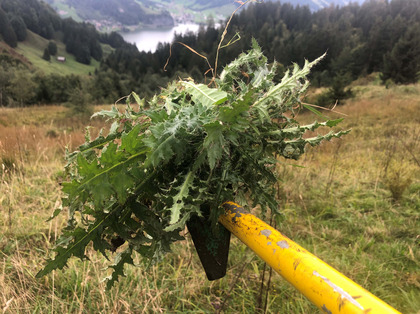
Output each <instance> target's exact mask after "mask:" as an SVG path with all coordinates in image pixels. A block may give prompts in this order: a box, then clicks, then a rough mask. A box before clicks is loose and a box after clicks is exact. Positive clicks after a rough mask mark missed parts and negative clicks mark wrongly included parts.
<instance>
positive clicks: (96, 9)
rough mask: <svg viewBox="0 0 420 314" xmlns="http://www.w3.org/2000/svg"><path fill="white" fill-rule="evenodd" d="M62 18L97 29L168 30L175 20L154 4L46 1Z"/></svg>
mask: <svg viewBox="0 0 420 314" xmlns="http://www.w3.org/2000/svg"><path fill="white" fill-rule="evenodd" d="M46 2H47V3H49V4H50V5H51V6H52V7H53V8H54V9H55V10H56V11H57V13H58V14H59V15H60V16H62V17H72V18H74V19H76V20H83V21H88V22H91V23H92V24H94V25H95V26H96V27H97V28H100V29H107V28H108V30H109V29H112V28H113V27H114V28H115V27H118V28H120V27H123V26H132V25H135V26H137V25H144V26H155V27H168V26H173V25H174V20H173V18H172V16H171V15H170V14H169V12H168V11H166V10H165V9H163V8H162V6H158V5H156V4H155V3H154V2H153V1H147V0H146V1H135V0H46Z"/></svg>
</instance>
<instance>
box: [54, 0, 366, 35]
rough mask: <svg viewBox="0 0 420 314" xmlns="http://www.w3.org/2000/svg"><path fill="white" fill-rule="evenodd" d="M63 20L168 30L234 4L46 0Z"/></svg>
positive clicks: (324, 1) (321, 1)
mask: <svg viewBox="0 0 420 314" xmlns="http://www.w3.org/2000/svg"><path fill="white" fill-rule="evenodd" d="M273 1H276V0H273ZM364 1H365V0H280V2H282V3H290V4H292V5H295V6H297V5H300V6H308V7H309V8H310V9H311V11H317V10H320V9H323V8H326V7H329V6H331V5H339V6H343V5H347V4H349V3H350V2H358V3H362V2H364ZM46 2H47V3H49V4H50V5H51V6H52V7H53V8H54V9H55V10H56V11H57V12H58V14H60V15H61V16H62V17H72V18H73V19H75V20H79V21H87V22H90V23H92V24H94V25H95V26H96V28H97V29H100V30H102V31H111V30H119V29H121V28H124V27H127V26H146V27H147V26H149V27H168V26H172V25H173V24H174V20H176V21H181V22H182V21H187V20H190V21H205V20H206V17H207V16H213V17H216V18H222V19H224V18H226V17H227V16H228V15H229V14H230V13H231V12H232V11H233V10H234V7H235V6H236V5H237V4H235V1H234V0H213V1H208V0H189V1H186V0H46Z"/></svg>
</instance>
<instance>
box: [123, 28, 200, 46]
mask: <svg viewBox="0 0 420 314" xmlns="http://www.w3.org/2000/svg"><path fill="white" fill-rule="evenodd" d="M199 27H200V26H199V25H198V24H193V23H190V24H179V25H177V26H175V27H173V28H170V29H142V30H138V31H134V32H128V33H120V34H121V36H122V37H123V38H124V40H125V41H126V42H129V43H131V44H135V45H136V46H137V49H138V50H140V51H151V52H155V50H156V47H157V45H158V43H160V42H161V43H170V42H172V39H173V38H174V36H175V33H177V34H185V33H187V32H194V33H197V32H198V28H199Z"/></svg>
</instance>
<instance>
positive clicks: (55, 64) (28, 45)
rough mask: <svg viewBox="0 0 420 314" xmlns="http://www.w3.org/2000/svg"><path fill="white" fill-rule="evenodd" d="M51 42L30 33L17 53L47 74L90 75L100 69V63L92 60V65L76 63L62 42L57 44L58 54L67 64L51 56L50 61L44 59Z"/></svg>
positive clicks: (20, 44)
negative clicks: (45, 50)
mask: <svg viewBox="0 0 420 314" xmlns="http://www.w3.org/2000/svg"><path fill="white" fill-rule="evenodd" d="M48 42H49V40H47V39H45V38H43V37H41V36H39V35H37V34H35V33H33V32H31V31H28V37H27V39H26V40H25V41H24V42H20V43H19V44H18V47H17V49H16V51H17V52H19V53H21V54H22V55H24V56H25V58H27V59H28V60H29V61H30V62H31V63H32V64H33V65H34V67H36V68H39V69H40V70H41V71H43V72H45V73H46V74H50V73H57V74H63V75H67V74H76V75H82V76H83V75H89V73H93V72H94V71H95V68H97V67H99V62H98V61H96V60H95V59H93V58H92V60H91V64H90V65H85V64H82V63H79V62H76V60H75V57H74V56H73V55H71V54H69V53H67V52H66V47H65V45H64V44H63V43H62V42H56V44H57V48H58V52H57V56H64V57H66V62H59V61H57V59H56V56H51V60H50V61H46V60H44V59H42V55H43V53H44V49H45V48H46V47H47V45H48Z"/></svg>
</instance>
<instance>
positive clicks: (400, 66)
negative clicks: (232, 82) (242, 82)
mask: <svg viewBox="0 0 420 314" xmlns="http://www.w3.org/2000/svg"><path fill="white" fill-rule="evenodd" d="M419 29H420V1H416V0H393V1H390V2H389V3H387V2H384V1H369V2H367V3H365V4H363V5H362V6H359V5H358V4H351V5H349V6H345V7H329V8H327V9H324V10H320V11H317V12H311V11H310V10H309V8H308V7H293V6H292V5H290V4H283V5H281V4H278V3H273V2H267V3H260V4H255V5H250V6H249V7H248V8H246V9H245V10H243V11H241V13H239V14H238V15H236V16H235V17H234V18H233V20H232V22H231V24H230V28H229V32H228V35H227V36H226V38H228V40H229V39H230V38H233V37H234V36H235V34H239V36H240V37H241V40H239V41H238V42H236V43H235V44H233V45H231V46H229V47H227V48H225V49H223V50H222V51H221V54H220V61H221V62H220V63H221V64H225V63H226V62H228V61H230V60H232V59H233V58H235V57H236V56H237V55H238V54H239V53H240V52H241V51H244V50H246V49H247V48H248V47H249V45H250V42H251V38H252V37H254V38H256V39H257V41H258V43H259V44H260V45H261V46H262V47H263V50H264V52H265V53H266V54H267V55H268V56H269V59H270V60H273V59H276V60H277V61H279V62H280V63H282V64H283V65H284V66H285V67H287V66H289V65H290V64H291V62H297V63H300V64H301V63H302V62H303V61H304V59H305V58H306V59H309V60H313V59H315V58H317V57H319V56H320V55H322V54H323V53H325V52H326V53H327V56H326V58H325V59H324V60H323V62H322V63H321V64H320V65H318V66H317V67H316V68H315V69H314V74H313V78H312V80H311V82H312V83H313V84H315V85H318V86H329V85H331V84H333V83H334V81H335V80H340V81H343V83H345V84H348V83H350V82H351V81H352V80H354V79H357V78H358V77H360V76H366V75H368V74H370V73H373V72H380V73H381V79H382V81H383V82H386V81H393V82H395V83H402V84H405V83H411V82H415V81H417V80H418V78H419V72H420V35H419V32H418V30H419ZM221 33H222V29H215V28H213V27H208V28H207V29H206V30H205V29H201V30H200V32H199V34H198V35H194V34H189V35H185V36H178V37H177V38H176V39H175V41H177V42H183V43H185V44H187V45H189V46H190V47H193V48H194V49H195V50H196V51H199V52H200V53H204V54H205V55H206V56H207V57H208V58H209V60H214V58H215V53H216V47H217V44H218V40H219V38H220V36H221ZM228 40H226V42H227V41H228ZM168 51H169V45H161V46H160V47H159V48H158V49H157V51H156V53H155V54H148V53H144V52H141V53H140V52H139V53H136V55H135V56H133V55H132V54H130V52H129V51H126V50H124V49H118V50H116V51H115V52H114V53H113V54H111V55H110V56H109V57H108V58H107V60H105V61H104V62H103V68H110V69H119V71H120V72H121V70H123V72H125V73H130V75H131V76H132V77H133V78H134V79H135V80H137V81H138V82H139V84H141V85H142V86H144V85H146V86H150V83H149V82H153V73H158V72H159V71H160V73H161V75H168V76H169V77H174V76H177V75H180V73H182V72H186V73H189V74H190V75H192V76H193V77H194V78H195V79H199V78H200V77H202V74H203V73H204V72H205V71H206V70H207V65H206V62H205V61H204V60H203V59H201V58H200V57H198V56H195V55H193V54H192V53H191V52H190V51H189V50H187V49H185V48H184V47H182V46H181V45H175V46H174V47H173V49H172V57H171V60H170V62H169V65H168V67H167V70H168V71H167V72H166V73H164V72H163V71H162V65H163V64H165V61H166V59H167V57H168V55H169V53H168ZM147 76H148V77H149V78H146V77H147ZM150 78H151V79H150ZM148 83H149V84H148ZM150 88H152V86H150ZM142 90H144V87H143V88H142Z"/></svg>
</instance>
